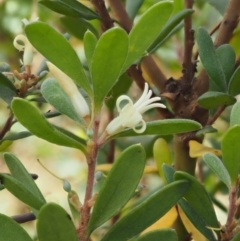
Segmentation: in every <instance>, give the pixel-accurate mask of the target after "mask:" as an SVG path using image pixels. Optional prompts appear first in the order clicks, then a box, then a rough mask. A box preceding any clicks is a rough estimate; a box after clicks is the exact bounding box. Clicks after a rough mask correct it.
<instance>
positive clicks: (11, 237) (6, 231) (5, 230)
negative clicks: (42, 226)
mask: <svg viewBox="0 0 240 241" xmlns="http://www.w3.org/2000/svg"><path fill="white" fill-rule="evenodd" d="M0 223H1V229H0V241H16V240H18V241H32V239H31V238H30V236H29V235H28V233H27V232H26V231H25V230H24V229H23V228H22V227H21V226H20V225H19V224H18V223H17V222H15V221H14V220H13V219H12V218H10V217H8V216H6V215H4V214H0Z"/></svg>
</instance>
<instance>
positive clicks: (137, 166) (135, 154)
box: [88, 144, 146, 234]
mask: <svg viewBox="0 0 240 241" xmlns="http://www.w3.org/2000/svg"><path fill="white" fill-rule="evenodd" d="M145 163H146V154H145V151H144V149H143V147H142V146H141V145H139V144H137V145H133V146H131V147H129V148H127V149H126V150H124V151H123V152H122V153H121V155H120V156H119V157H118V158H117V160H116V161H115V162H114V164H113V167H112V168H111V171H110V172H109V173H108V176H107V179H106V180H105V182H104V184H103V186H102V187H101V189H100V192H99V194H98V197H97V200H96V202H95V205H94V208H93V212H92V216H91V218H90V221H89V225H88V234H90V233H91V232H92V231H93V230H94V229H96V228H97V227H99V226H100V225H101V224H103V223H104V222H106V221H107V220H108V219H110V218H111V217H112V216H114V214H116V213H118V212H119V211H120V210H121V208H122V207H123V206H124V205H125V204H126V203H127V202H128V201H129V199H130V198H131V197H132V196H133V194H134V192H135V190H136V188H137V185H138V183H139V181H140V179H141V177H142V174H143V170H144V167H145Z"/></svg>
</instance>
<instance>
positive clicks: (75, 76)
mask: <svg viewBox="0 0 240 241" xmlns="http://www.w3.org/2000/svg"><path fill="white" fill-rule="evenodd" d="M25 32H26V35H27V38H28V40H29V41H30V42H31V44H32V45H33V46H34V47H35V48H36V49H37V50H38V51H39V52H40V53H41V54H42V55H43V56H44V57H46V58H47V59H48V60H49V61H50V62H52V63H53V64H54V65H55V66H57V67H58V68H59V69H60V70H62V71H63V72H64V73H65V74H66V75H68V76H69V77H70V78H71V79H72V80H74V81H75V82H76V84H77V85H79V86H81V87H82V88H83V89H84V90H85V91H86V92H87V93H88V94H89V95H90V96H91V95H92V89H91V86H90V84H89V82H88V79H87V77H86V74H85V72H84V70H83V67H82V64H81V62H80V60H79V58H78V56H77V54H76V52H75V50H74V49H73V48H72V46H71V45H70V43H69V42H68V41H67V40H66V39H65V38H64V37H63V36H62V35H61V34H60V33H58V32H57V31H56V30H54V29H53V28H52V27H50V26H49V25H47V24H46V23H43V22H33V23H30V24H28V25H27V26H26V27H25ZM39 36H41V38H39Z"/></svg>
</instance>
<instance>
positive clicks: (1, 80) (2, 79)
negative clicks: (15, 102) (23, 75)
mask: <svg viewBox="0 0 240 241" xmlns="http://www.w3.org/2000/svg"><path fill="white" fill-rule="evenodd" d="M0 85H1V86H5V87H7V88H8V89H10V90H12V91H13V92H14V93H17V90H16V88H15V86H14V85H13V83H12V82H11V81H10V80H9V79H8V78H7V77H6V76H5V75H4V74H2V73H0Z"/></svg>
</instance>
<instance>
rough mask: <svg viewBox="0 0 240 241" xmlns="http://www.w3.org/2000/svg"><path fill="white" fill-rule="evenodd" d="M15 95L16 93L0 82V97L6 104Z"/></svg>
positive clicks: (9, 102)
mask: <svg viewBox="0 0 240 241" xmlns="http://www.w3.org/2000/svg"><path fill="white" fill-rule="evenodd" d="M14 97H16V93H15V92H13V91H12V90H10V89H9V88H8V87H6V86H4V85H1V84H0V98H1V99H3V100H4V101H5V102H6V103H7V104H8V105H10V104H11V102H12V99H13V98H14Z"/></svg>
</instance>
